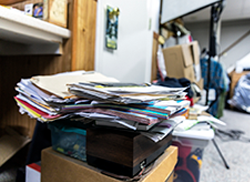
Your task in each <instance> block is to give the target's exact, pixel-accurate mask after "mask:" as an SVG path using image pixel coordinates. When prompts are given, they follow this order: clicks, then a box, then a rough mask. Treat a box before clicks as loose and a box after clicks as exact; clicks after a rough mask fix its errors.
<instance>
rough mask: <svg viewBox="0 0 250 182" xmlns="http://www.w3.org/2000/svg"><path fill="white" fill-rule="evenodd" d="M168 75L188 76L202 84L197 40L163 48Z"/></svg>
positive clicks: (176, 76)
mask: <svg viewBox="0 0 250 182" xmlns="http://www.w3.org/2000/svg"><path fill="white" fill-rule="evenodd" d="M162 52H163V56H164V59H165V65H166V71H167V76H168V77H173V78H178V79H179V78H187V79H189V80H190V81H191V82H195V83H199V85H201V82H200V80H201V68H200V53H199V52H200V51H199V45H198V42H197V41H194V42H191V43H189V44H181V45H176V46H173V47H168V48H165V49H163V50H162Z"/></svg>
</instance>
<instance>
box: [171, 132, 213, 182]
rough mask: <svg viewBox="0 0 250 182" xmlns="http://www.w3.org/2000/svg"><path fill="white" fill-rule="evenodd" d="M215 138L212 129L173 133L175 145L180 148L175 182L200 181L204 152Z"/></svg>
mask: <svg viewBox="0 0 250 182" xmlns="http://www.w3.org/2000/svg"><path fill="white" fill-rule="evenodd" d="M213 137H214V131H213V130H212V129H209V130H191V129H190V130H187V131H181V132H177V131H174V132H173V145H175V146H177V147H178V162H177V164H176V166H175V170H174V171H175V177H174V181H175V182H198V181H199V177H200V169H201V164H202V156H203V151H204V148H205V147H206V146H207V144H208V142H209V141H210V140H211V139H213Z"/></svg>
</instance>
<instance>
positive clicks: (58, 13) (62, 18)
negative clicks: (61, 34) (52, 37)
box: [43, 0, 68, 28]
mask: <svg viewBox="0 0 250 182" xmlns="http://www.w3.org/2000/svg"><path fill="white" fill-rule="evenodd" d="M67 2H68V1H67V0H43V20H44V21H48V22H50V23H52V24H55V25H58V26H61V27H64V28H67V13H68V8H67V6H68V3H67Z"/></svg>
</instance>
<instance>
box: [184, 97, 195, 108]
mask: <svg viewBox="0 0 250 182" xmlns="http://www.w3.org/2000/svg"><path fill="white" fill-rule="evenodd" d="M185 100H189V101H190V106H191V107H192V106H193V105H194V100H193V98H190V97H188V96H185Z"/></svg>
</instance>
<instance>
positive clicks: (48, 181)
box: [41, 146, 178, 182]
mask: <svg viewBox="0 0 250 182" xmlns="http://www.w3.org/2000/svg"><path fill="white" fill-rule="evenodd" d="M177 151H178V148H177V147H174V146H170V147H169V148H168V149H167V150H166V151H165V153H164V154H162V155H161V156H160V157H159V158H158V159H157V160H156V161H155V163H154V167H153V169H152V170H151V171H150V172H149V173H147V174H146V175H144V176H143V177H142V179H141V180H139V181H140V182H155V181H157V182H165V181H166V180H167V179H170V182H171V179H172V178H171V177H170V178H169V176H170V175H171V174H172V172H173V170H174V167H175V165H176V163H177V157H178V152H177ZM51 161H53V162H51ZM41 181H42V182H62V181H64V182H71V181H88V182H96V181H102V182H120V181H121V180H118V179H115V178H112V177H110V176H107V175H104V174H102V173H101V170H100V169H97V168H94V167H92V166H89V165H88V164H87V163H86V162H82V161H80V160H77V159H73V158H71V157H68V156H65V155H63V154H61V153H58V152H56V151H54V150H53V149H52V148H51V147H49V148H47V149H44V150H43V151H42V168H41Z"/></svg>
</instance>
